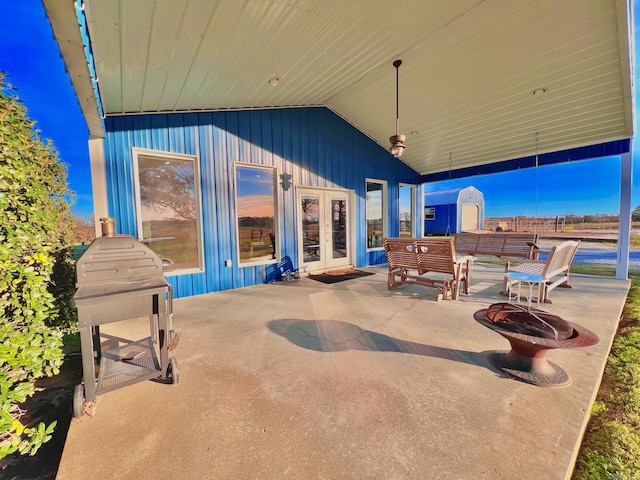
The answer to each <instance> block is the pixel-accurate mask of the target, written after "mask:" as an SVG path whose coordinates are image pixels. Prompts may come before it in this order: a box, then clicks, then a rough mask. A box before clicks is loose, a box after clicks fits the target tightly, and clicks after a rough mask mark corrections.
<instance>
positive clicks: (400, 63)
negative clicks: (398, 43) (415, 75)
mask: <svg viewBox="0 0 640 480" xmlns="http://www.w3.org/2000/svg"><path fill="white" fill-rule="evenodd" d="M400 65H402V60H396V61H395V62H393V66H394V67H396V135H399V134H400V100H399V99H400V75H399V69H400Z"/></svg>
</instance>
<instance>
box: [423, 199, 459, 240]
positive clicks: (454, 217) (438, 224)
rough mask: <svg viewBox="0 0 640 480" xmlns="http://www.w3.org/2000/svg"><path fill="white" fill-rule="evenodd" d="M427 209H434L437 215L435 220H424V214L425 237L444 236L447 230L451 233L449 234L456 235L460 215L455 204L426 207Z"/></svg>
mask: <svg viewBox="0 0 640 480" xmlns="http://www.w3.org/2000/svg"><path fill="white" fill-rule="evenodd" d="M425 207H434V208H435V214H436V218H435V219H433V220H426V219H424V212H422V213H423V215H422V218H423V219H424V220H423V222H424V233H425V235H444V234H445V233H447V230H449V231H450V232H449V233H452V234H453V233H456V232H455V229H456V225H457V223H458V213H457V208H456V207H457V205H456V204H455V203H452V204H450V205H425Z"/></svg>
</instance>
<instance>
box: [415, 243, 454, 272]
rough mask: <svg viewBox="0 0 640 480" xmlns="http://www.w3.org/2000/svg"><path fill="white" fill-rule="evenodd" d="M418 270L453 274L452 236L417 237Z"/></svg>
mask: <svg viewBox="0 0 640 480" xmlns="http://www.w3.org/2000/svg"><path fill="white" fill-rule="evenodd" d="M415 245H416V254H417V256H418V271H419V272H421V273H426V272H438V273H449V274H451V275H453V276H455V274H456V271H455V259H456V252H455V247H454V245H453V239H452V238H443V239H436V238H417V239H416V241H415Z"/></svg>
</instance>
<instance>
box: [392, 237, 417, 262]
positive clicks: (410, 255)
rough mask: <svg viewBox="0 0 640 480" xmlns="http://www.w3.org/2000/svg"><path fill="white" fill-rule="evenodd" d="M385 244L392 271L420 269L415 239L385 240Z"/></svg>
mask: <svg viewBox="0 0 640 480" xmlns="http://www.w3.org/2000/svg"><path fill="white" fill-rule="evenodd" d="M383 243H384V251H385V253H386V254H387V263H388V264H389V268H390V269H395V268H418V258H417V257H416V245H415V243H414V239H413V238H385V239H384V241H383Z"/></svg>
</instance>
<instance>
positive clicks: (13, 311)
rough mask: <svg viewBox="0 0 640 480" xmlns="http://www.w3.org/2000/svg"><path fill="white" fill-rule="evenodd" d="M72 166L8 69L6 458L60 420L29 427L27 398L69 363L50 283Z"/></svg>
mask: <svg viewBox="0 0 640 480" xmlns="http://www.w3.org/2000/svg"><path fill="white" fill-rule="evenodd" d="M69 200H70V192H69V191H68V189H67V183H66V170H65V166H64V165H63V164H62V163H61V162H60V161H59V160H58V158H57V153H56V151H55V150H54V149H53V147H52V146H51V145H50V143H49V142H44V141H43V140H41V138H40V134H39V132H38V131H37V130H36V129H35V123H34V121H33V120H31V119H29V118H28V117H27V115H26V109H25V108H24V106H23V105H22V104H21V103H20V102H19V100H18V98H17V95H16V94H15V92H14V91H13V90H12V89H11V87H10V86H9V85H8V84H7V83H6V82H5V79H4V73H3V72H0V315H1V322H0V458H3V457H5V456H6V455H8V454H10V453H13V452H15V451H18V452H20V453H30V454H32V455H33V454H35V452H36V451H37V450H38V448H39V447H40V445H41V444H42V443H44V442H46V441H47V440H48V439H49V438H51V433H52V431H53V429H54V427H55V422H53V423H51V424H50V425H48V426H47V425H44V424H42V423H40V424H39V425H36V426H33V427H29V428H27V427H26V426H25V425H23V423H22V422H21V417H22V416H23V415H24V414H25V411H24V410H22V409H21V408H20V404H21V403H22V402H24V401H25V400H26V399H27V398H28V397H29V396H31V395H33V393H34V391H35V386H34V382H35V379H37V378H39V377H42V376H45V375H46V376H52V375H55V374H57V373H58V372H59V368H60V365H61V364H62V349H61V347H62V331H61V330H60V329H58V328H51V327H49V326H48V324H52V323H55V322H56V319H57V308H56V299H55V297H54V295H52V293H51V292H50V291H49V289H50V288H52V285H53V284H52V281H51V275H52V273H53V269H54V266H55V257H56V255H57V254H58V252H59V251H60V249H61V248H62V247H64V246H65V245H67V244H68V239H69V233H70V232H71V228H72V225H73V220H72V217H71V214H70V205H69Z"/></svg>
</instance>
